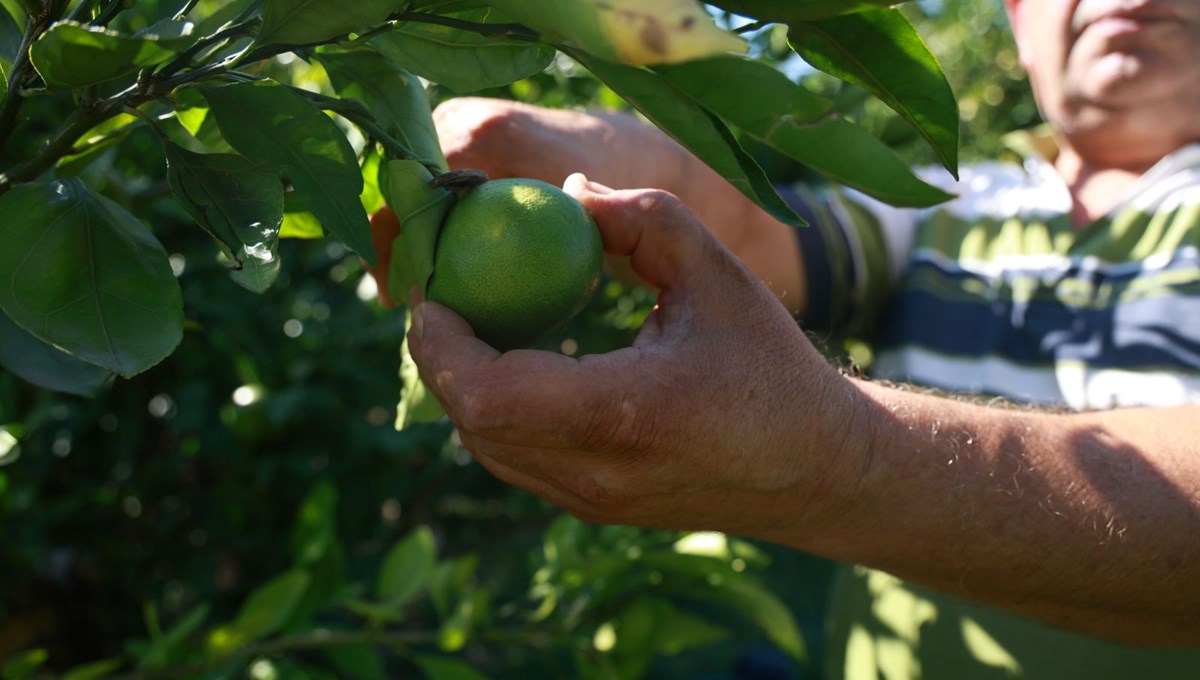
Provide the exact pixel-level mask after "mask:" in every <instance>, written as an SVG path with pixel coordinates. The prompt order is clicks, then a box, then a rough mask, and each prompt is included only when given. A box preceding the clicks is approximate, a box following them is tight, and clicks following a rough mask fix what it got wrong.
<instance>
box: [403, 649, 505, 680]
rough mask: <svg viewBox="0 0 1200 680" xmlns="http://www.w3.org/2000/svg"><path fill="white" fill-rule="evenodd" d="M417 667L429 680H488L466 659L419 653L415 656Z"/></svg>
mask: <svg viewBox="0 0 1200 680" xmlns="http://www.w3.org/2000/svg"><path fill="white" fill-rule="evenodd" d="M413 661H414V662H416V664H417V667H419V668H420V669H421V672H422V673H424V674H425V677H426V678H429V680H487V676H486V675H484V674H482V673H480V672H479V671H477V670H475V669H474V668H472V667H471V666H470V665H469V664H467V663H466V662H465V661H459V660H458V659H453V658H450V657H448V656H433V655H431V654H419V655H417V656H415V657H413Z"/></svg>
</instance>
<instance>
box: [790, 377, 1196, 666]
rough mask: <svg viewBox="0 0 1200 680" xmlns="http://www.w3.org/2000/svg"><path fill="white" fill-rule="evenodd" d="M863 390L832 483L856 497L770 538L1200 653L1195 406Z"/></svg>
mask: <svg viewBox="0 0 1200 680" xmlns="http://www.w3.org/2000/svg"><path fill="white" fill-rule="evenodd" d="M858 387H859V388H860V389H861V391H862V394H863V395H864V397H866V400H865V401H864V402H863V406H862V408H863V409H865V412H861V413H859V414H858V415H857V421H856V426H855V429H856V430H857V431H856V432H854V433H852V434H851V435H850V437H849V438H848V439H847V441H848V442H849V444H848V447H847V448H848V450H849V451H851V452H856V453H853V454H852V455H853V456H854V457H853V458H852V460H853V461H854V464H852V465H846V466H844V467H843V468H840V474H842V478H841V479H840V480H838V482H836V483H837V484H839V485H840V486H841V488H854V489H855V490H856V491H855V495H854V497H853V499H842V500H843V501H845V503H844V505H842V506H841V509H840V511H839V512H838V513H836V515H834V516H826V517H824V518H821V519H820V521H821V524H822V526H819V527H814V526H812V524H811V523H804V522H802V523H801V524H803V525H804V526H801V527H800V531H799V532H798V533H794V534H793V535H790V536H776V537H773V539H774V540H782V542H785V543H790V544H792V545H796V546H799V547H803V548H805V549H808V550H811V551H813V552H816V553H819V554H824V555H827V556H830V557H833V558H836V559H840V560H846V561H854V562H859V563H863V564H867V565H870V566H874V567H877V568H881V569H884V570H886V571H889V572H892V573H895V574H896V575H898V576H901V577H903V578H907V579H909V580H911V581H914V582H917V583H921V584H924V585H927V586H931V587H934V588H937V589H941V590H944V591H948V592H953V593H956V594H960V595H964V596H967V597H969V598H972V599H975V600H980V601H984V602H988V603H992V604H996V605H999V606H1002V607H1006V608H1009V609H1013V610H1015V611H1019V612H1022V613H1025V614H1028V615H1031V616H1034V617H1037V618H1040V619H1042V620H1046V621H1049V622H1052V623H1057V624H1059V625H1063V626H1065V627H1070V628H1074V629H1078V630H1082V631H1084V632H1088V633H1091V634H1094V635H1098V636H1102V637H1110V638H1114V639H1118V640H1123V641H1126V642H1136V643H1184V642H1189V643H1197V642H1200V407H1196V406H1188V407H1180V408H1175V409H1139V410H1116V411H1109V412H1102V413H1101V412H1097V413H1088V414H1073V415H1055V414H1048V413H1038V412H1033V411H1018V410H1001V409H998V408H994V407H984V406H979V405H973V404H968V403H962V402H955V401H951V400H948V399H942V398H937V397H930V396H925V395H919V394H914V393H911V392H904V391H900V390H896V389H890V388H886V387H882V386H878V385H873V384H867V383H860V384H858ZM834 505H836V504H834ZM831 507H833V505H831Z"/></svg>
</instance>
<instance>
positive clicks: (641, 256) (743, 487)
mask: <svg viewBox="0 0 1200 680" xmlns="http://www.w3.org/2000/svg"><path fill="white" fill-rule="evenodd" d="M567 188H568V190H569V191H570V192H572V193H573V194H574V195H576V196H577V197H578V198H579V199H580V200H581V201H582V202H583V203H584V205H585V207H587V208H588V209H589V211H591V212H592V214H593V215H594V216H595V218H596V221H597V223H598V225H599V226H600V229H601V233H602V235H603V237H604V242H605V248H606V250H608V251H609V253H610V254H612V255H615V256H622V257H628V258H630V261H631V264H632V266H633V268H634V269H635V271H637V272H638V274H639V275H641V276H642V277H643V278H644V279H646V280H647V281H648V282H649V283H651V284H652V285H654V286H655V287H657V288H658V289H659V291H660V294H659V305H658V307H657V308H656V309H655V311H654V312H653V313H652V314H651V316H650V317H649V318H648V319H647V321H646V323H645V325H644V327H643V328H642V331H641V332H640V334H639V335H638V338H637V340H636V341H635V343H634V345H633V346H632V347H630V348H626V349H622V350H618V351H616V352H611V353H608V354H603V355H595V356H584V357H579V358H573V357H565V356H561V355H557V354H552V353H545V352H536V351H515V352H508V353H504V354H500V353H499V352H497V351H496V350H494V349H492V348H490V347H488V346H487V345H486V344H484V343H482V342H481V341H479V340H477V339H476V338H475V337H474V336H473V334H472V333H471V330H470V327H469V325H467V324H466V322H465V321H463V320H462V318H461V317H459V316H457V315H456V314H454V313H453V312H451V311H449V310H447V309H446V308H444V307H441V306H438V305H435V304H423V305H420V306H418V307H417V308H416V311H415V313H414V327H413V332H412V333H411V334H410V336H409V342H410V346H411V348H412V351H413V355H414V358H415V359H416V361H417V363H418V365H419V367H420V369H421V374H422V377H423V378H424V380H425V383H426V385H428V386H429V387H430V388H431V389H432V390H433V391H434V392H435V393H436V394H437V396H438V398H439V400H441V402H442V404H443V405H444V406H445V407H446V410H447V412H448V413H449V415H450V417H451V418H452V420H453V421H454V423H455V424H456V425H457V426H458V428H459V431H460V434H461V436H462V440H463V442H464V444H465V446H466V447H467V448H468V449H469V450H471V451H472V453H473V454H474V455H475V457H476V459H477V460H478V461H479V462H480V463H481V464H483V465H484V466H485V467H487V469H488V470H490V471H491V472H492V473H493V474H495V475H496V476H498V477H499V478H501V479H503V480H505V481H508V482H510V483H512V484H515V485H517V486H520V487H522V488H525V489H527V490H530V491H532V492H534V493H536V494H538V495H540V496H542V497H544V498H546V499H548V500H549V501H551V502H553V503H555V504H557V505H559V506H560V507H562V508H564V509H566V510H568V511H569V512H571V513H573V514H575V515H577V516H579V517H581V518H583V519H585V520H587V521H592V522H597V523H621V524H635V525H644V526H654V527H661V528H676V529H711V530H720V531H726V532H729V533H734V534H740V535H744V536H750V537H756V538H762V539H766V540H771V541H775V542H778V543H782V544H786V545H791V546H794V547H797V548H802V549H805V550H808V551H811V552H813V553H816V554H820V555H824V556H827V557H830V558H833V559H838V560H845V561H854V562H859V563H863V564H867V565H871V566H876V567H880V568H883V569H887V570H890V571H893V572H894V573H896V574H898V575H900V576H903V577H906V578H909V579H911V580H913V581H916V582H920V583H924V584H928V585H930V586H934V587H937V588H940V589H943V590H946V591H950V592H956V593H961V594H964V595H966V596H968V597H971V598H974V599H976V600H979V601H983V602H988V603H993V604H997V605H1000V606H1003V607H1007V608H1009V609H1011V610H1014V611H1018V612H1022V613H1024V614H1028V615H1031V616H1034V617H1037V618H1040V619H1043V620H1045V621H1048V622H1051V623H1055V624H1058V625H1062V626H1066V627H1070V628H1073V629H1076V630H1080V631H1083V632H1087V633H1091V634H1093V635H1098V636H1103V637H1109V638H1113V639H1116V640H1122V641H1126V642H1134V643H1156V644H1176V643H1200V566H1198V565H1200V540H1197V539H1198V537H1200V506H1198V505H1197V500H1198V498H1200V407H1197V406H1189V407H1182V408H1177V409H1171V410H1137V411H1132V410H1131V411H1112V412H1105V413H1092V414H1082V415H1052V414H1046V413H1037V412H1031V411H1016V410H1006V409H1000V408H989V407H984V406H978V405H971V404H967V403H961V402H956V401H953V400H949V399H942V398H936V397H930V396H925V395H920V394H916V393H912V392H906V391H903V390H897V389H892V388H887V387H883V386H880V385H876V384H872V383H869V382H863V381H859V380H854V379H850V378H847V377H845V376H843V375H841V374H840V373H838V372H837V371H836V370H834V369H833V368H831V367H830V366H829V365H828V363H827V362H826V361H825V360H824V358H823V357H822V356H821V355H820V354H819V353H818V352H817V351H816V350H815V349H813V347H812V346H811V345H810V344H808V342H807V340H806V339H805V338H804V336H803V334H802V333H801V331H800V330H799V329H798V328H797V326H796V324H795V323H794V322H792V320H791V318H790V317H789V316H788V315H787V313H786V312H785V311H784V310H783V309H782V308H781V307H780V306H779V305H778V304H777V303H775V301H774V299H773V298H772V296H771V294H770V293H769V292H768V291H767V290H766V288H765V287H763V286H762V284H761V283H760V282H759V281H758V280H757V277H755V276H754V275H753V274H751V273H750V272H749V271H748V270H747V269H746V268H745V267H744V266H743V265H742V264H741V263H739V262H738V261H737V260H736V259H735V258H733V257H731V256H730V255H729V253H728V252H727V251H725V250H724V249H723V248H721V247H720V245H719V244H718V243H717V242H716V241H715V240H714V239H713V238H712V236H711V235H710V234H709V233H708V232H707V231H706V230H705V228H704V226H703V225H702V224H701V223H700V222H699V221H698V220H697V219H696V218H695V216H694V215H692V214H691V213H690V212H689V211H688V210H687V209H686V208H684V207H683V206H682V205H681V204H680V203H679V202H678V201H677V200H676V199H675V198H674V197H672V196H670V195H668V194H665V193H662V192H654V191H620V192H613V191H611V190H608V189H606V188H604V187H601V186H597V185H595V184H589V183H586V182H585V181H584V180H583V179H582V178H580V177H573V178H571V179H570V180H568V182H567Z"/></svg>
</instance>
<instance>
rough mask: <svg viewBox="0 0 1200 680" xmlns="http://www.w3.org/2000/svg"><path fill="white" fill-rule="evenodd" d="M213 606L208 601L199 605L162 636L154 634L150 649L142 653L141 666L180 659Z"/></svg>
mask: <svg viewBox="0 0 1200 680" xmlns="http://www.w3.org/2000/svg"><path fill="white" fill-rule="evenodd" d="M210 609H211V607H210V606H209V604H208V603H207V602H203V603H201V604H199V605H197V606H196V607H195V608H194V609H192V610H191V611H189V612H188V613H187V615H186V616H184V617H183V618H181V619H180V620H179V621H178V622H176V623H175V625H173V626H171V628H170V629H169V630H167V632H166V633H163V634H162V635H161V636H154V640H153V643H152V644H151V645H150V647H149V649H147V650H146V652H145V653H143V654H142V655H141V658H140V659H139V661H138V667H139V668H163V667H165V666H168V665H170V664H171V663H173V662H175V661H178V660H179V657H180V655H181V654H182V653H183V652H184V650H185V649H187V648H188V646H187V643H188V638H190V637H191V636H192V635H194V634H195V633H196V631H198V630H200V626H202V625H204V622H205V621H206V620H207V619H208V613H209V610H210Z"/></svg>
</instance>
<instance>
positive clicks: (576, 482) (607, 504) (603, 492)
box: [560, 475, 633, 524]
mask: <svg viewBox="0 0 1200 680" xmlns="http://www.w3.org/2000/svg"><path fill="white" fill-rule="evenodd" d="M560 484H561V485H562V487H563V489H564V490H565V491H566V492H567V493H568V494H570V496H571V497H572V498H573V499H574V503H573V504H572V507H571V508H570V510H571V512H572V514H575V515H576V516H577V517H579V518H580V519H584V517H583V516H586V517H587V518H588V519H587V520H585V521H591V522H593V523H597V524H603V523H608V522H617V521H620V520H621V519H623V518H624V517H625V516H626V514H627V512H628V509H629V508H630V507H631V506H632V500H633V499H632V498H631V497H630V496H629V495H628V494H625V493H621V492H618V491H615V490H614V489H612V488H611V487H609V486H608V485H605V484H602V483H601V482H599V481H598V480H596V479H595V478H594V477H591V476H583V475H581V476H575V477H570V478H568V479H565V480H562V481H561V482H560Z"/></svg>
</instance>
